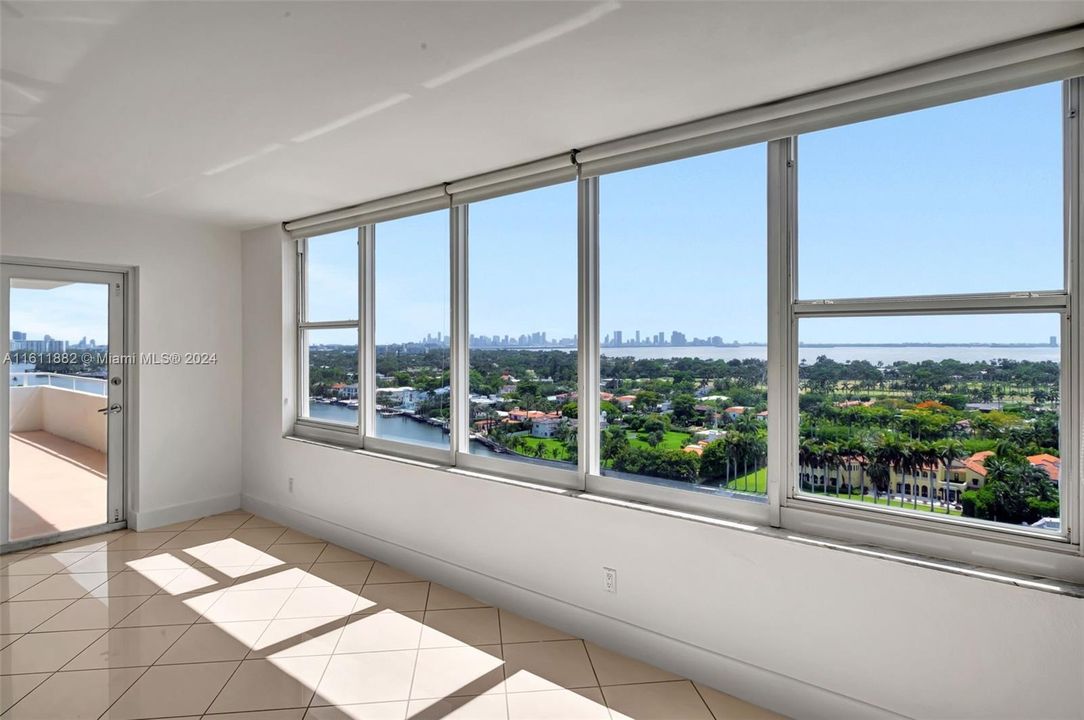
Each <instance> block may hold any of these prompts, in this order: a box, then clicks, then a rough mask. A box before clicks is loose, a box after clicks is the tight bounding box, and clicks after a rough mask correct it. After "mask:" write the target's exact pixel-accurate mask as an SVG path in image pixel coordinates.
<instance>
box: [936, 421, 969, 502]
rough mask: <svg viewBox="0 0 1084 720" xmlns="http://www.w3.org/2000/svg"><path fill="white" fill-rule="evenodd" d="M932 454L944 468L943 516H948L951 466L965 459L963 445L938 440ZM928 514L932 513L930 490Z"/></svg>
mask: <svg viewBox="0 0 1084 720" xmlns="http://www.w3.org/2000/svg"><path fill="white" fill-rule="evenodd" d="M933 450H934V453H935V454H936V456H937V459H938V460H939V461H940V462H941V465H942V466H943V467H944V468H945V496H944V502H945V514H946V515H948V514H949V508H950V507H951V505H950V504H949V491H950V488H951V487H952V486H951V485H950V484H949V478H950V477H952V475H951V472H952V464H953V463H954V462H956V461H957V460H962V459H964V458H965V457H967V451H966V450H964V444H963V443H962V442H960V441H959V440H951V439H949V440H938V441H937V442H936V443H934V446H933ZM930 512H933V493H932V489H931V495H930Z"/></svg>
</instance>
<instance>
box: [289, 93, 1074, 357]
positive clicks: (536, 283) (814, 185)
mask: <svg viewBox="0 0 1084 720" xmlns="http://www.w3.org/2000/svg"><path fill="white" fill-rule="evenodd" d="M765 154H766V150H765V146H763V145H758V146H752V147H748V148H739V149H735V150H729V151H724V152H721V153H715V154H712V155H707V156H702V157H697V158H691V159H687V160H681V161H677V162H672V163H666V164H663V165H656V166H651V167H646V168H640V169H637V170H631V171H626V172H622V173H616V174H613V175H606V176H603V177H602V178H601V180H600V244H601V247H600V253H601V271H600V283H601V287H600V313H601V331H602V334H603V335H604V336H605V335H608V334H612V333H613V331H614V330H622V331H623V332H624V335H625V337H626V338H629V337H632V336H633V335H634V333H635V331H636V330H640V331H641V332H642V334H643V335H645V336H647V335H652V334H654V333H656V332H659V331H664V332H666V333H667V335H668V336H669V333H670V332H671V331H672V330H680V331H682V332H684V333H686V334H687V335H688V336H689V337H690V338H691V337H693V336H700V337H708V336H712V335H719V336H721V337H723V338H724V339H725V340H739V341H742V342H761V341H764V340H765V338H766V335H767V330H766V327H767V322H766V300H765V294H766V284H765V265H766V247H765V236H766V225H765V222H766V221H765V215H766V189H765V184H766V168H765V165H766V157H765ZM470 220H471V242H470V253H471V281H470V300H471V317H470V324H471V328H470V329H471V332H473V333H474V334H476V335H478V334H485V335H493V334H498V335H504V334H509V335H519V334H520V333H529V332H534V331H545V332H546V333H547V334H548V336H549V337H571V336H572V335H573V333H574V332H575V327H576V192H575V185H574V184H573V183H568V184H564V185H560V186H555V187H550V188H544V189H540V190H535V191H531V192H528V193H522V194H519V195H516V196H511V197H505V198H497V199H494V200H488V201H485V202H481V203H476V204H474V205H472V206H471V208H470ZM447 233H448V219H447V212H446V211H441V212H435V213H429V214H427V215H423V216H419V217H415V218H405V219H402V220H396V221H392V222H388V223H382V224H380V225H378V226H377V271H376V272H377V298H376V315H377V334H378V338H377V340H378V343H384V342H401V341H405V340H416V339H419V338H421V337H423V336H424V335H425V334H426V333H436V332H437V331H440V332H442V333H447V331H448V312H449V310H448V259H447V258H448V252H447V248H448V240H447ZM355 239H356V232H355V231H345V232H343V233H336V234H335V235H333V236H327V237H325V238H320V239H318V240H314V241H313V242H312V243H311V245H312V246H313V248H314V249H315V247H316V246H317V244H326V245H329V246H330V245H334V246H335V247H329V248H328V251H327V252H325V253H323V254H322V256H321V257H318V253H316V252H315V251H314V250H311V251H310V252H311V254H310V267H311V268H312V278H313V280H312V281H311V283H310V290H311V295H310V307H311V308H313V309H314V310H315V309H319V313H320V317H315V316H313V317H314V319H332V317H333V316H335V315H336V313H337V314H338V316H340V317H344V318H345V316H350V317H349V318H347V319H352V316H353V314H354V310H353V297H354V296H355V295H356V285H354V284H353V283H354V279H353V267H354V266H355V264H356V255H355V254H353V253H355V252H356V243H355ZM799 239H800V240H799V248H800V250H799V296H800V297H802V298H803V299H809V298H833V297H835V298H838V297H863V296H878V295H882V296H883V295H896V294H930V293H932V294H941V293H961V292H989V291H1005V290H1011V291H1025V290H1050V289H1059V288H1060V287H1061V286H1062V243H1063V234H1062V174H1061V87H1060V84H1059V83H1051V84H1048V85H1044V86H1040V87H1036V88H1029V89H1025V90H1019V91H1015V92H1012V93H1007V94H1003V95H999V96H994V97H989V98H982V99H979V100H972V101H968V102H964V103H956V104H954V105H950V106H945V107H940V108H933V109H930V110H924V111H919V112H915V113H908V114H905V115H901V116H895V117H890V118H883V119H879V120H873V121H869V122H865V123H859V124H856V125H850V126H847V127H842V128H835V129H831V130H826V131H822V132H818V133H812V134H809V135H804V136H802V137H801V138H800V141H799ZM1057 333H1058V330H1057V322H1056V318H1053V317H1048V316H1034V315H1029V316H1007V315H1000V316H988V317H985V318H976V317H967V318H960V317H924V318H901V319H896V320H876V319H875V320H868V319H854V320H849V319H847V320H833V321H818V322H807V323H804V324H803V327H802V328H801V335H802V339H803V340H805V341H807V342H833V341H834V342H906V341H915V342H954V341H959V342H1046V341H1047V340H1048V337H1049V336H1050V335H1052V334H1057Z"/></svg>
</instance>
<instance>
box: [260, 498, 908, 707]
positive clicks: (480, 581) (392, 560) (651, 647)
mask: <svg viewBox="0 0 1084 720" xmlns="http://www.w3.org/2000/svg"><path fill="white" fill-rule="evenodd" d="M241 506H242V507H243V508H244V509H245V510H247V511H248V512H252V513H256V514H258V515H261V516H263V517H266V518H268V519H271V520H274V521H276V522H279V523H282V524H283V525H288V526H289V527H292V528H295V529H297V530H301V531H302V532H305V533H308V534H310V535H313V536H315V537H319V538H322V539H324V540H327V541H329V542H333V543H335V544H337V545H341V546H343V547H346V548H349V549H351V550H355V551H357V552H359V553H362V554H363V555H367V556H369V557H372V558H374V559H377V560H380V561H382V562H386V563H388V564H390V565H394V566H396V567H400V568H402V569H404V570H406V571H408V572H411V573H414V574H416V575H418V576H420V577H425V578H428V579H431V580H435V581H436V582H439V583H441V584H443V585H447V586H448V587H450V588H452V589H454V590H458V591H459V592H462V593H465V594H467V595H470V596H472V597H476V598H478V599H479V600H483V601H485V602H487V603H489V604H491V605H495V606H498V607H502V608H505V609H507V610H510V611H513V612H517V613H519V614H521V615H523V616H525V617H528V618H532V619H534V620H536V621H538V622H542V623H545V624H547V625H550V626H552V627H555V628H557V629H559V630H563V631H564V632H567V633H570V634H572V635H576V636H578V637H582V638H584V639H587V640H590V641H591V642H594V643H597V644H599V645H602V646H604V647H607V648H610V649H612V650H615V651H617V652H620V653H623V654H625V655H628V656H629V657H633V658H637V659H639V660H642V661H644V662H647V663H651V664H652V665H655V666H657V667H660V668H663V669H664V670H668V671H670V672H673V673H675V674H678V675H682V676H684V677H687V678H689V679H690V680H695V681H696V682H699V683H702V684H704V685H708V686H709V687H713V688H716V689H718V690H720V691H722V692H725V693H729V694H730V695H733V696H735V697H738V698H741V699H742V700H745V701H747V702H750V703H753V704H755V705H759V706H761V707H765V708H768V709H769V710H773V711H775V712H777V713H780V714H782V715H786V716H788V717H792V718H802V719H803V720H804V719H805V718H810V719H814V720H816V719H820V718H823V719H824V720H843V719H847V718H862V719H863V720H865V719H867V718H870V719H878V718H886V719H887V718H894V719H898V718H902V717H904V716H902V715H899V714H897V713H894V712H891V711H889V710H887V709H885V708H881V707H878V706H875V705H870V704H868V703H865V702H863V701H861V700H857V699H855V698H852V697H848V696H845V695H841V694H839V693H836V692H832V691H830V690H826V689H824V688H821V687H818V686H816V685H812V684H810V683H806V682H803V681H802V680H799V679H797V678H794V677H790V676H787V675H781V674H779V673H776V672H773V671H771V670H768V669H766V668H762V667H758V666H756V665H751V664H749V663H746V662H743V661H741V660H738V659H736V658H733V657H729V656H727V655H724V654H722V653H719V652H715V651H713V650H710V649H708V648H704V647H700V646H698V645H694V644H692V643H688V642H685V641H683V640H679V639H676V638H673V637H669V636H667V635H662V634H660V633H657V632H654V631H652V630H650V629H648V628H644V627H641V626H639V625H634V624H631V623H628V622H625V621H623V620H619V619H617V618H614V617H610V616H608V615H604V614H602V613H599V612H596V611H594V610H589V609H587V608H584V607H580V606H578V605H573V604H571V603H568V602H565V601H563V600H561V599H559V598H555V597H551V596H548V595H544V594H542V593H539V592H536V591H533V590H530V589H528V588H524V587H520V586H518V585H513V584H511V583H508V582H505V581H504V580H501V579H500V578H496V577H492V576H489V575H486V574H483V573H480V572H477V571H475V570H472V569H470V568H468V567H464V566H462V565H458V564H456V563H452V562H449V561H446V560H442V559H441V558H439V557H435V556H433V555H430V554H428V553H424V552H421V551H418V550H414V549H411V548H408V547H405V546H402V545H398V544H396V543H392V542H388V541H386V540H383V539H381V538H378V537H374V536H372V535H367V534H366V533H364V532H362V531H360V530H355V529H353V528H349V527H346V526H343V525H339V524H337V523H333V522H330V521H327V520H324V519H322V518H319V517H316V516H314V515H309V514H307V513H305V512H302V511H299V510H296V509H293V508H288V507H285V506H282V505H279V504H278V503H274V502H270V501H267V500H263V499H260V498H257V497H254V496H252V495H248V494H244V495H242V498H241Z"/></svg>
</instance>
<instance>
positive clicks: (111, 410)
mask: <svg viewBox="0 0 1084 720" xmlns="http://www.w3.org/2000/svg"><path fill="white" fill-rule="evenodd" d="M122 409H123V408H121V405H120V403H113V404H112V405H110V406H109V407H104V408H99V409H98V412H100V413H101V414H102V415H116V414H117V413H119V412H120V411H121V410H122Z"/></svg>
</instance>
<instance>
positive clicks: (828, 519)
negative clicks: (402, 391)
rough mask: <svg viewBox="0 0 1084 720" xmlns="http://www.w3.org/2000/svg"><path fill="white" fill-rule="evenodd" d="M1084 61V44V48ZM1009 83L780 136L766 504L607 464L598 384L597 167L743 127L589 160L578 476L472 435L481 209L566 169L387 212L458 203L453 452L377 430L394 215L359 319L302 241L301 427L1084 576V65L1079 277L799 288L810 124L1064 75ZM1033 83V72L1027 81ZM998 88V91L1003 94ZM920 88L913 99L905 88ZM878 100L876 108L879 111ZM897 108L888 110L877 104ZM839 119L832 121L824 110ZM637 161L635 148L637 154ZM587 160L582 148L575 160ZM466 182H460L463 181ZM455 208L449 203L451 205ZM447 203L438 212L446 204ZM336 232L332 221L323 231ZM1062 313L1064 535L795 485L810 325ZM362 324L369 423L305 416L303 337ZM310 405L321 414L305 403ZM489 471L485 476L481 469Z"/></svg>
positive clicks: (1071, 235)
mask: <svg viewBox="0 0 1084 720" xmlns="http://www.w3.org/2000/svg"><path fill="white" fill-rule="evenodd" d="M1081 53H1082V55H1084V50H1082V51H1081ZM999 72H1003V73H1004V74H1005V75H1006V76H1007V77H1009V78H1011V81H1008V82H1006V83H1004V84H999V83H994V84H993V85H991V84H990V83H991V79H990V75H995V76H996V75H997V74H998V73H997V72H994V71H991V72H990V73H988V74H987V75H983V76H981V77H978V76H977V77H974V78H969V77H961V78H958V79H957V80H954V81H952V85H953V90H952V92H951V93H948V94H943V95H939V96H938V99H937V102H929V99H928V98H927V97H926V93H925V90H924V89H923V87H922V86H919V87H917V88H916V89H914V90H913V92H914V99H913V100H908V99H906V98H903V99H899V98H897V100H895V101H894V103H893V104H890V105H887V106H886V105H884V104H883V103H882V102H881V101H879V100H878V99H877V98H876V97H874V98H871V99H869V100H868V103H866V104H865V105H863V103H861V102H858V101H850V102H848V103H845V104H843V105H840V106H839V107H838V108H837V110H836V111H835V113H834V114H833V111H832V109H831V108H828V109H822V110H819V111H818V113H819V114H818V120H817V122H816V123H815V127H809V126H808V125H809V124H808V123H804V122H803V121H802V119H801V117H800V116H798V117H797V119H795V120H794V121H793V122H791V123H790V125H789V127H786V128H784V130H785V131H787V132H789V133H796V134H781V133H782V132H783V131H784V130H781V131H780V133H777V134H776V136H775V137H774V138H768V139H767V141H766V142H767V164H768V168H767V188H766V192H767V237H766V238H765V242H766V243H767V267H766V272H767V292H768V317H767V330H768V352H767V381H768V411H769V416H768V464H767V467H768V479H767V497H766V502H761V501H750V500H749V499H745V498H741V499H737V498H732V497H727V496H726V495H721V494H715V493H709V492H702V491H698V490H697V489H696V488H695V487H693V486H689V487H688V488H685V487H681V488H675V487H670V486H667V485H666V484H656V483H653V482H651V481H650V479H645V480H644V481H638V480H630V479H626V478H625V477H619V476H607V475H602V473H601V468H600V457H599V453H600V441H601V438H600V436H599V427H598V425H599V422H598V410H599V405H600V402H599V391H600V377H599V366H600V356H601V347H600V337H599V175H600V174H609V173H610V172H620V171H623V170H626V169H631V168H632V167H642V166H646V165H653V164H657V163H661V162H670V161H673V160H677V159H681V158H682V157H689V156H693V155H700V154H708V153H714V152H719V151H721V150H725V149H729V148H731V147H741V146H745V145H752V144H760V143H762V142H765V138H763V137H760V136H757V137H754V138H753V139H752V140H750V141H748V142H746V141H744V140H742V138H743V137H744V136H743V135H742V130H741V129H740V128H739V129H737V130H735V132H734V135H733V136H732V137H733V138H735V139H734V140H733V141H732V142H728V141H727V140H726V138H724V137H717V138H715V139H714V140H713V141H712V143H714V144H711V145H710V146H709V145H705V146H704V147H703V148H701V149H700V150H699V151H697V152H689V153H681V154H679V155H677V156H669V155H666V153H663V154H662V155H661V156H659V157H655V155H653V154H650V153H649V155H651V157H650V158H648V159H645V160H644V161H642V162H640V161H637V162H633V163H630V162H618V163H616V164H614V167H613V169H612V170H605V171H599V172H595V171H592V172H584V170H583V168H582V167H579V166H578V165H577V170H578V172H577V177H576V182H577V225H578V232H577V253H578V259H577V268H576V273H577V294H578V298H577V316H578V317H577V329H578V343H577V353H578V357H577V363H578V365H577V369H578V375H579V377H578V392H579V398H580V412H579V416H580V418H579V428H578V442H579V458H578V464H577V467H576V468H575V470H571V469H569V470H566V469H563V468H551V467H548V466H546V465H541V464H537V463H531V462H522V461H518V460H503V459H496V458H488V457H479V456H476V455H471V454H470V453H469V452H468V451H467V447H468V443H469V437H470V435H469V432H470V428H469V417H470V415H469V413H470V409H469V352H470V348H469V280H470V267H469V253H468V248H469V213H470V208H469V203H470V202H476V201H479V200H481V199H488V198H490V197H498V196H501V195H510V194H515V193H520V192H525V191H529V190H530V189H533V188H534V187H542V186H545V185H550V184H559V183H561V182H565V181H567V180H568V179H569V178H568V177H567V174H563V173H557V174H555V175H554V177H552V178H550V177H549V176H546V180H545V181H543V180H539V181H537V182H535V181H532V182H530V183H527V184H525V183H524V181H523V180H522V179H516V178H503V177H502V179H501V181H500V182H497V183H494V184H492V185H490V186H488V187H486V188H485V190H484V192H483V191H480V192H478V193H475V194H470V193H465V194H464V195H462V196H461V201H459V202H457V201H456V200H455V199H454V197H453V196H451V194H450V193H449V192H448V187H447V186H445V199H444V200H438V199H432V200H427V201H426V203H425V204H424V205H418V204H414V205H410V206H406V209H404V210H402V211H401V212H400V211H398V210H397V211H388V213H389V215H388V217H387V219H394V218H396V217H403V216H407V215H413V214H421V213H423V212H430V211H433V210H437V209H449V224H448V235H449V237H448V247H449V272H450V284H449V288H450V293H451V298H450V304H449V307H450V312H451V317H450V318H449V320H450V329H451V333H452V334H451V338H450V343H449V346H450V347H449V349H450V363H451V367H450V370H451V372H450V377H451V386H452V389H451V399H450V402H451V419H450V426H449V429H450V433H451V437H450V441H449V449H448V450H442V449H437V448H432V447H427V446H423V445H415V444H411V443H405V442H398V441H394V440H389V439H386V438H378V437H374V436H373V435H372V434H371V431H372V429H373V427H374V424H375V332H374V330H375V324H374V318H375V315H374V298H375V284H374V279H375V268H374V259H375V237H376V223H378V222H382V221H384V217H383V216H380V217H369V218H365V222H367V224H362V225H357V226H356V227H357V228H358V237H359V253H358V278H359V282H358V288H359V292H358V303H359V313H358V320H357V321H349V322H337V321H331V322H327V321H325V322H307V321H306V320H305V308H304V304H305V302H306V294H307V293H306V287H305V283H306V259H307V258H306V255H305V243H306V242H307V238H304V237H302V238H299V239H298V240H297V243H298V258H297V259H298V263H297V273H296V286H297V288H296V290H297V292H296V296H295V297H296V302H297V317H296V319H297V324H296V326H297V333H296V341H297V359H298V365H297V373H296V374H297V384H296V392H297V398H298V400H299V402H298V403H297V411H296V412H295V413H294V415H295V417H294V432H295V433H296V434H298V435H300V436H302V437H307V438H311V439H314V440H318V441H328V442H334V443H336V444H341V445H346V446H352V447H359V448H364V449H365V450H367V451H376V452H378V453H387V454H391V455H397V456H402V457H407V458H415V459H418V460H423V461H426V462H432V463H436V464H441V465H447V466H454V467H458V468H461V469H463V470H464V471H467V472H470V473H472V474H478V473H482V474H488V475H494V476H506V477H512V478H515V479H517V480H526V481H528V482H532V483H536V484H540V485H547V486H553V487H556V488H559V489H563V490H570V491H573V492H584V493H588V494H591V495H595V496H605V497H609V498H614V499H617V500H623V501H631V502H635V503H643V504H647V505H652V506H658V507H660V508H666V509H674V510H679V511H687V512H693V513H698V514H701V515H708V516H713V517H719V518H723V519H727V520H738V521H745V522H753V523H757V524H760V525H765V526H772V527H775V528H782V529H784V530H785V531H787V532H793V533H796V534H800V533H809V534H814V535H818V536H821V537H829V538H840V539H842V540H844V541H849V542H859V543H870V544H875V545H880V546H882V547H890V548H894V549H897V550H901V551H905V552H911V553H919V554H922V555H929V556H934V557H943V558H946V559H950V560H956V561H960V562H968V563H974V564H976V565H984V566H988V567H995V568H999V569H1004V570H1010V571H1015V572H1022V573H1028V574H1034V575H1043V576H1048V577H1062V578H1075V579H1077V580H1084V562H1082V560H1084V545H1082V543H1081V535H1082V534H1084V483H1081V467H1080V462H1081V457H1080V453H1081V452H1082V450H1084V448H1082V447H1081V446H1082V442H1081V437H1080V433H1081V430H1082V423H1084V416H1082V414H1084V319H1082V317H1084V316H1082V315H1081V312H1080V308H1079V307H1078V305H1079V303H1080V301H1079V300H1078V298H1080V297H1081V293H1082V292H1084V263H1082V262H1081V257H1080V256H1081V253H1082V251H1084V234H1082V230H1081V228H1082V225H1084V211H1082V208H1084V167H1082V166H1084V162H1082V159H1081V155H1082V152H1084V129H1082V124H1081V121H1080V117H1079V115H1080V104H1081V99H1082V97H1084V77H1082V76H1081V75H1082V73H1084V64H1078V65H1075V66H1073V67H1072V69H1071V71H1065V72H1064V74H1063V76H1062V77H1061V78H1060V81H1061V82H1062V87H1063V115H1064V132H1063V146H1064V160H1063V162H1064V165H1063V172H1064V178H1065V182H1064V185H1065V188H1064V199H1063V201H1064V216H1065V217H1064V256H1063V263H1064V268H1065V287H1064V289H1063V290H1061V291H1046V292H1003V293H978V294H950V295H919V296H893V297H877V298H833V299H823V300H815V299H803V300H800V299H799V298H798V288H797V281H798V277H797V274H798V256H797V252H798V224H799V220H800V218H799V217H798V207H797V193H798V187H797V164H798V152H797V150H798V145H799V143H800V139H799V135H797V133H804V132H807V131H811V130H813V129H823V128H825V127H841V126H845V125H848V124H851V123H853V122H857V121H862V120H867V119H872V118H874V117H888V116H892V115H896V114H900V113H904V112H909V111H913V110H918V109H922V108H925V107H933V106H937V105H943V104H948V103H952V102H957V101H960V100H966V99H971V98H977V97H983V96H986V95H990V94H996V93H1001V92H1006V91H1010V90H1013V89H1017V88H1022V87H1028V86H1030V85H1035V84H1041V83H1045V82H1053V81H1058V80H1059V78H1052V77H1050V76H1049V73H1048V72H1047V71H1042V72H1038V74H1032V75H1028V72H1029V71H1028V70H1027V69H1026V68H1023V69H1021V68H1017V67H1013V66H1009V67H1006V68H1003V69H1002V71H999ZM1029 79H1030V80H1029ZM991 88H993V90H991ZM905 94H906V93H905ZM870 108H872V109H870ZM880 110H883V112H879V111H880ZM826 118H827V119H826ZM633 159H634V160H635V157H634V158H633ZM572 162H573V163H574V164H575V163H576V153H575V152H573V154H572ZM453 185H454V184H453ZM441 203H443V204H441ZM438 205H439V207H438ZM316 227H318V228H319V227H326V226H316ZM1021 312H1022V313H1039V312H1043V313H1056V314H1059V315H1060V316H1061V318H1062V322H1061V325H1062V328H1061V329H1062V334H1061V353H1062V356H1061V368H1060V374H1061V384H1062V389H1061V397H1062V400H1061V418H1060V434H1061V448H1060V452H1061V458H1062V478H1063V481H1062V482H1061V483H1059V493H1060V498H1061V503H1062V512H1061V516H1062V525H1063V527H1062V532H1060V533H1059V534H1056V535H1055V534H1053V533H1048V532H1043V533H1038V532H1035V531H1030V532H1029V531H1028V530H1027V529H1023V528H1015V527H1013V526H1004V527H1000V526H994V525H992V524H990V523H988V522H985V521H975V520H967V519H960V518H957V517H952V516H948V517H946V516H943V515H938V514H937V513H931V514H924V513H914V512H913V511H907V510H903V509H892V508H881V507H878V506H869V507H863V506H858V505H855V504H854V503H847V502H846V501H844V500H838V501H837V500H832V499H829V498H818V497H810V496H809V495H808V494H803V493H800V492H798V491H797V489H796V488H797V486H796V478H797V473H796V469H797V447H798V440H799V438H798V421H799V413H798V402H797V399H798V389H799V380H798V359H797V354H798V337H797V332H798V325H799V323H800V321H801V320H802V319H807V318H824V317H862V316H885V315H935V314H989V313H1021ZM320 328H328V329H339V328H357V331H358V337H359V342H358V345H359V348H358V378H359V419H358V425H357V427H343V426H340V425H337V424H332V423H321V422H319V421H313V420H312V419H311V418H307V417H303V416H302V409H301V401H304V400H307V397H308V388H307V373H308V363H307V358H306V357H305V353H306V346H305V344H304V337H305V331H306V330H309V329H320ZM306 410H307V408H306ZM483 476H484V475H483Z"/></svg>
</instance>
